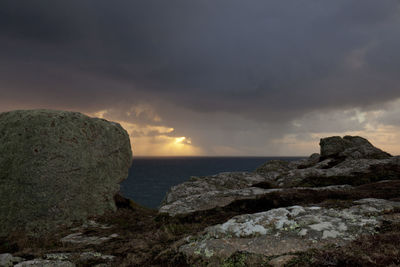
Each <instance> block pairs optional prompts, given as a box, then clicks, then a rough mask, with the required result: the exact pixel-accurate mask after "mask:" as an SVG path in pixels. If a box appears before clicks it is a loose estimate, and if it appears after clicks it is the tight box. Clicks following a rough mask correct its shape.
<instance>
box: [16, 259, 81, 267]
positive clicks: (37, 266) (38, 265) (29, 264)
mask: <svg viewBox="0 0 400 267" xmlns="http://www.w3.org/2000/svg"><path fill="white" fill-rule="evenodd" d="M75 266H76V265H75V264H74V263H72V262H69V261H59V260H43V259H34V260H30V261H23V262H21V263H18V264H17V265H15V267H75Z"/></svg>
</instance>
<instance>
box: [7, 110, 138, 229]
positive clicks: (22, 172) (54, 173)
mask: <svg viewBox="0 0 400 267" xmlns="http://www.w3.org/2000/svg"><path fill="white" fill-rule="evenodd" d="M131 160H132V152H131V146H130V141H129V136H128V134H127V132H126V131H125V130H124V129H123V128H122V127H121V126H120V125H119V124H117V123H113V122H108V121H106V120H103V119H96V118H89V117H87V116H85V115H83V114H81V113H77V112H66V111H54V110H19V111H11V112H5V113H1V114H0V236H1V235H4V234H8V233H9V232H10V231H13V230H16V229H24V230H26V231H28V232H30V233H33V232H35V233H38V232H41V231H42V230H48V229H53V228H54V227H56V226H57V225H59V224H64V223H68V222H71V221H74V220H82V219H86V218H87V217H88V216H92V215H97V214H102V213H103V212H105V211H107V210H113V209H115V204H114V201H113V196H114V195H115V194H116V193H117V192H118V191H119V183H120V182H121V181H122V180H123V179H125V178H126V177H127V175H128V169H129V167H130V164H131Z"/></svg>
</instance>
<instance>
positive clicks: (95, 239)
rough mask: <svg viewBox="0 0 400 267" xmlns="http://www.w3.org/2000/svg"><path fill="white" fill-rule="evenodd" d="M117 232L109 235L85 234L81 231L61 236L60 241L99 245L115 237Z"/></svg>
mask: <svg viewBox="0 0 400 267" xmlns="http://www.w3.org/2000/svg"><path fill="white" fill-rule="evenodd" d="M117 237H118V234H111V235H109V236H103V237H101V236H85V235H84V234H83V233H73V234H69V235H67V236H65V237H63V238H61V240H60V241H61V242H64V243H73V244H85V245H99V244H102V243H104V242H106V241H108V240H110V239H113V238H117Z"/></svg>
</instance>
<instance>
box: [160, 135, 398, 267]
mask: <svg viewBox="0 0 400 267" xmlns="http://www.w3.org/2000/svg"><path fill="white" fill-rule="evenodd" d="M320 146H321V151H320V154H318V153H314V154H312V155H311V156H310V157H309V158H305V159H302V160H298V161H291V162H289V161H283V160H272V161H269V162H266V163H265V164H263V165H262V166H260V167H259V168H257V169H256V170H255V172H248V173H221V174H217V175H213V176H207V177H198V178H192V179H191V180H189V181H187V182H185V183H182V184H180V185H177V186H175V187H172V188H171V190H170V191H169V192H168V193H167V196H166V197H165V199H164V201H163V203H162V205H161V207H160V208H159V212H160V213H164V214H168V215H169V216H173V217H172V218H174V219H175V220H178V221H183V222H192V223H203V224H205V225H207V226H208V227H205V229H204V230H203V231H201V232H199V233H197V234H195V235H190V236H186V237H185V238H183V239H181V240H179V241H178V242H176V243H175V244H174V245H173V246H172V247H173V248H174V250H175V253H177V254H182V255H184V257H185V259H186V263H187V264H189V265H201V266H220V265H228V266H236V265H235V264H239V266H241V265H240V264H242V265H243V264H244V263H246V264H249V265H252V264H253V265H256V266H264V265H273V266H281V265H280V264H285V263H288V262H289V261H292V260H293V261H297V260H298V259H297V255H299V253H300V252H304V251H308V250H310V249H314V250H315V249H316V250H318V251H323V249H324V248H326V247H327V246H331V247H332V246H336V247H343V246H350V245H349V244H350V243H349V242H352V240H355V239H358V238H359V237H360V236H368V235H375V234H378V235H379V232H380V231H381V230H382V229H385V228H386V227H387V225H400V216H399V214H400V213H399V212H400V157H399V156H396V157H393V156H391V155H390V154H388V153H386V152H384V151H382V150H380V149H378V148H376V147H374V146H373V145H372V144H371V143H370V142H368V140H366V139H364V138H362V137H357V136H355V137H353V136H345V137H343V138H341V137H329V138H323V139H321V141H320ZM210 222H211V223H210ZM396 227H397V226H396ZM395 229H397V228H395ZM394 233H395V235H394V237H396V236H398V235H397V233H398V232H397V230H395V231H394ZM388 242H389V241H388ZM390 242H392V241H390ZM390 242H389V243H390ZM387 246H389V245H387ZM397 252H400V250H395V251H394V252H393V253H397ZM304 253H306V252H304ZM307 253H308V252H307ZM385 257H386V256H385ZM389 258H390V256H389Z"/></svg>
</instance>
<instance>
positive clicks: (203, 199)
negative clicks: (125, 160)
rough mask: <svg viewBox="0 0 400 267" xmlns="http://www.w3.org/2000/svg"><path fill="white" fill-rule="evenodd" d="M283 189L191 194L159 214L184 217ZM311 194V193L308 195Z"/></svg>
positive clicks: (344, 187)
mask: <svg viewBox="0 0 400 267" xmlns="http://www.w3.org/2000/svg"><path fill="white" fill-rule="evenodd" d="M350 188H352V187H351V186H349V185H339V186H326V187H319V188H304V187H299V188H293V190H297V191H299V192H301V191H305V192H310V191H311V192H312V191H315V192H323V191H337V192H340V191H346V190H348V189H350ZM285 190H290V189H285V188H275V189H262V188H258V187H248V188H244V189H238V190H222V191H209V192H203V193H201V194H193V195H190V196H187V197H184V198H182V199H178V200H176V201H174V202H172V203H170V204H166V205H162V206H161V207H160V208H159V212H161V213H168V214H169V215H170V216H176V215H184V214H189V213H192V212H196V211H204V210H210V209H213V208H216V207H224V206H227V205H229V204H230V203H232V202H234V201H237V200H252V199H258V198H261V197H264V198H265V197H268V196H269V195H273V194H275V193H277V192H285ZM309 194H312V193H309Z"/></svg>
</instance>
